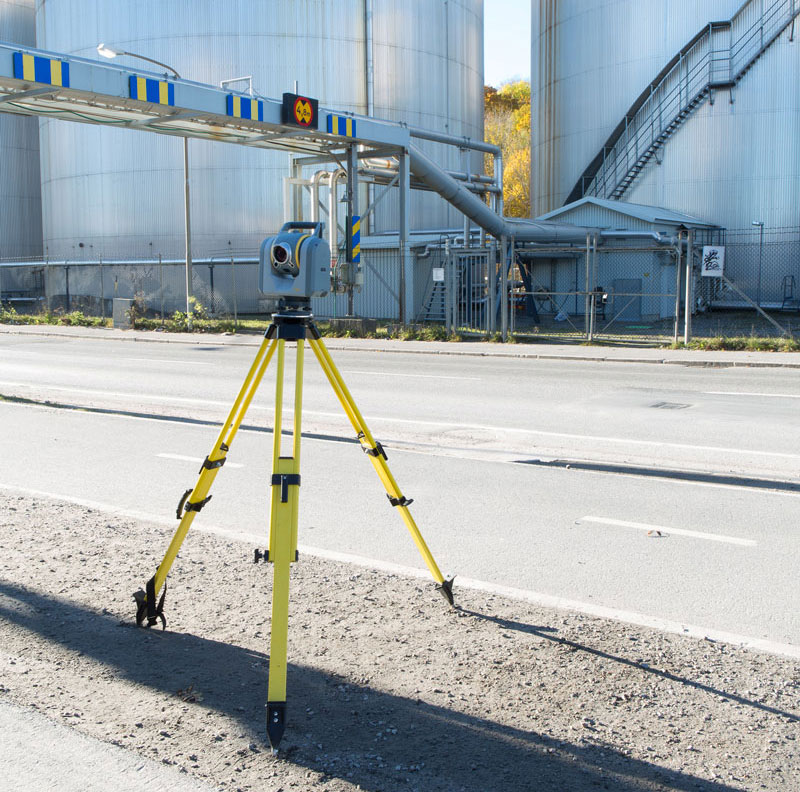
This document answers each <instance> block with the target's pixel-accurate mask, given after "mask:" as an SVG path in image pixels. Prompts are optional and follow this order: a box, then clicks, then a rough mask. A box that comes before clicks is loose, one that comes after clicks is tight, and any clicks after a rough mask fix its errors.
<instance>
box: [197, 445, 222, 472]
mask: <svg viewBox="0 0 800 792" xmlns="http://www.w3.org/2000/svg"><path fill="white" fill-rule="evenodd" d="M219 450H220V451H221V452H222V453H223V454H224V453H226V452H227V451H229V450H230V449H229V448H228V446H226V445H225V443H220V446H219ZM212 453H213V452H212ZM224 464H225V457H220V458H219V459H209V457H206V458H205V460H204V461H203V464H202V465H200V470H198V471H197V472H198V473H202V472H203V471H204V470H217V469H218V468H221V467H222V466H223V465H224Z"/></svg>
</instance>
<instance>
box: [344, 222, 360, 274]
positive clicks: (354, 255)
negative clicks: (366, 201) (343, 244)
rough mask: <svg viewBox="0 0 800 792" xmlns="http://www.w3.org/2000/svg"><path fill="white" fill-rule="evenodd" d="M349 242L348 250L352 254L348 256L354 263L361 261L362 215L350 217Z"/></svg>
mask: <svg viewBox="0 0 800 792" xmlns="http://www.w3.org/2000/svg"><path fill="white" fill-rule="evenodd" d="M348 242H349V243H350V244H349V245H348V246H347V248H348V250H347V252H348V253H349V254H350V255H349V256H348V257H347V260H348V261H352V262H353V264H360V263H361V217H360V216H359V215H353V216H352V217H351V218H350V234H349V235H348Z"/></svg>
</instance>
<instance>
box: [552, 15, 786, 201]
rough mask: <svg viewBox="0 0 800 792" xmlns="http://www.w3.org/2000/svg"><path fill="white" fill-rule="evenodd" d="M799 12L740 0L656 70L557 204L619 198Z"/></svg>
mask: <svg viewBox="0 0 800 792" xmlns="http://www.w3.org/2000/svg"><path fill="white" fill-rule="evenodd" d="M798 14H800V0H748V2H746V3H745V4H744V5H743V6H742V7H741V8H740V9H739V11H738V12H737V13H736V15H735V16H734V17H733V19H731V20H729V21H727V22H711V23H709V24H708V25H707V26H706V27H704V28H703V29H702V30H700V32H699V33H697V35H695V36H694V37H693V38H692V40H691V41H689V42H688V44H686V45H685V46H684V47H683V48H682V49H681V50H680V52H678V53H677V55H675V56H674V57H673V58H672V59H671V60H670V62H669V63H668V64H667V65H666V66H665V67H664V69H662V71H661V72H660V73H659V74H658V76H657V77H656V78H655V79H654V80H653V82H651V83H650V85H649V86H648V87H647V88H646V89H645V90H644V91H643V92H642V94H641V95H640V96H639V97H638V98H637V100H636V101H635V102H634V103H633V105H631V107H630V109H629V110H628V112H627V113H626V114H625V116H624V118H623V119H622V121H621V122H620V123H619V124H618V125H617V127H616V128H615V129H614V131H613V132H612V134H611V136H610V137H609V139H608V140H607V141H606V143H605V145H604V146H603V148H602V149H601V150H600V152H599V153H598V154H597V156H595V157H594V159H593V160H592V161H591V163H589V166H588V167H587V168H586V170H585V171H584V172H583V174H582V175H581V178H580V179H579V180H578V183H577V184H576V185H575V187H573V189H572V192H570V194H569V196H568V197H567V200H566V202H565V203H572V202H573V201H577V200H578V199H580V198H582V197H584V196H587V195H592V196H597V197H600V198H611V199H619V198H622V196H623V195H624V194H625V192H626V191H627V189H628V187H630V185H631V184H632V183H633V182H634V181H635V180H636V177H637V176H638V175H639V174H640V173H641V172H642V170H644V168H645V166H646V165H647V164H648V163H649V162H650V160H652V159H654V158H656V157H657V153H658V150H659V149H660V148H661V147H662V146H664V145H665V143H666V142H667V141H668V140H669V138H670V137H672V135H673V134H674V133H675V131H676V130H677V129H678V128H679V127H680V126H681V125H682V124H683V122H684V121H685V120H686V119H687V118H688V117H689V116H690V115H691V114H692V113H693V112H694V111H695V110H696V109H697V108H698V107H699V106H700V105H701V104H703V102H705V101H706V99H708V100H709V101H710V102H712V103H713V102H714V98H715V93H716V91H718V90H720V89H731V88H733V87H734V86H735V85H736V84H737V83H738V82H739V80H741V79H742V77H743V76H744V75H745V74H746V73H747V72H748V71H749V69H750V68H751V67H752V66H753V64H754V63H755V62H756V61H757V60H758V59H759V58H760V57H761V55H763V53H764V52H765V51H766V50H767V49H768V48H769V47H770V45H771V44H772V43H773V42H774V41H775V40H776V39H777V38H778V36H780V35H781V33H783V31H784V30H786V28H787V27H789V26H790V25H792V36H794V27H793V26H794V22H795V19H796V17H797V16H798Z"/></svg>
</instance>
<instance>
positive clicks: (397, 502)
mask: <svg viewBox="0 0 800 792" xmlns="http://www.w3.org/2000/svg"><path fill="white" fill-rule="evenodd" d="M386 497H387V498H388V499H389V503H391V504H392V506H410V505H411V504H412V503H413V502H414V499H413V498H407V497H406V496H405V495H401V496H400V497H399V498H393V497H392V496H391V495H389V494H388V493H387V494H386Z"/></svg>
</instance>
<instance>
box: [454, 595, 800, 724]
mask: <svg viewBox="0 0 800 792" xmlns="http://www.w3.org/2000/svg"><path fill="white" fill-rule="evenodd" d="M458 610H460V611H461V612H462V613H465V614H467V615H468V616H474V617H475V618H476V619H481V620H483V621H489V622H494V623H495V624H497V625H499V626H500V627H502V628H503V629H504V630H518V631H519V632H524V633H529V634H530V635H536V636H538V637H539V638H544V639H545V640H546V641H552V642H553V643H557V644H560V645H561V646H567V647H569V648H570V649H574V650H575V651H579V652H587V653H588V654H591V655H594V656H595V657H602V658H603V659H604V660H612V661H613V662H615V663H621V664H622V665H626V666H630V667H631V668H636V669H638V670H639V671H643V672H645V673H647V674H653V675H654V676H657V677H661V678H662V679H668V680H670V681H671V682H678V683H679V684H681V685H687V686H688V687H692V688H694V689H695V690H702V691H704V692H706V693H710V694H712V695H714V696H721V697H722V698H726V699H728V700H729V701H735V702H736V703H737V704H744V705H745V706H746V707H753V708H754V709H759V710H763V711H764V712H769V713H770V714H771V715H780V716H782V717H784V718H790V719H792V720H800V713H799V712H788V711H787V710H782V709H778V708H777V707H770V706H769V705H768V704H762V703H761V702H760V701H753V700H752V699H748V698H744V696H740V695H738V694H737V693H729V692H728V691H727V690H720V689H719V688H715V687H711V685H704V684H703V683H702V682H698V681H697V680H695V679H687V678H686V677H682V676H678V674H673V673H672V672H671V671H664V670H663V669H660V668H653V667H652V666H650V665H647V664H646V663H641V662H638V661H636V660H630V659H629V658H627V657H620V656H619V655H613V654H609V653H608V652H603V651H602V650H600V649H595V648H594V647H592V646H586V645H585V644H580V643H577V642H576V641H570V640H568V639H567V638H561V637H559V636H558V635H549V634H548V633H552V632H554V630H553V629H552V628H551V627H538V626H535V625H530V624H523V623H521V622H515V621H510V620H508V619H500V618H498V617H496V616H487V615H486V614H484V613H475V611H471V610H466V609H464V608H459V609H458Z"/></svg>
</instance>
